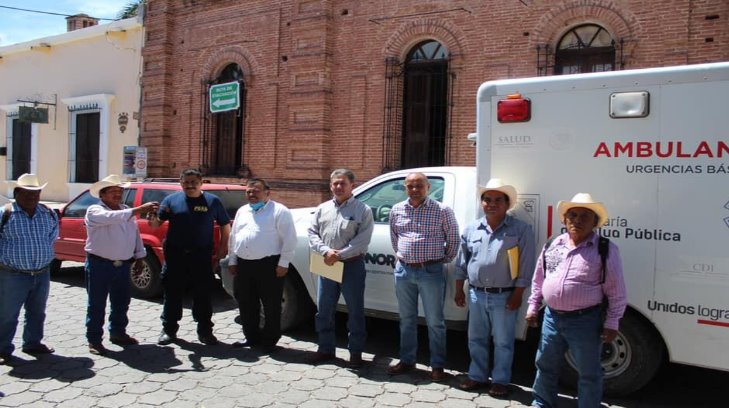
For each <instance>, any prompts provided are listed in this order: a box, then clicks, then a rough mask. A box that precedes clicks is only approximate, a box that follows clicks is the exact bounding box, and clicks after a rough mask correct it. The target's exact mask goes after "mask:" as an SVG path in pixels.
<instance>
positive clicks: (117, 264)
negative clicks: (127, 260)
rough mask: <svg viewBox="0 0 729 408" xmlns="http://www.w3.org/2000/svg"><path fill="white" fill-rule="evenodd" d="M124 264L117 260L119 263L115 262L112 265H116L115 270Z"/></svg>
mask: <svg viewBox="0 0 729 408" xmlns="http://www.w3.org/2000/svg"><path fill="white" fill-rule="evenodd" d="M123 264H124V262H122V261H119V260H117V261H114V262H113V263H112V265H114V267H115V268H118V267H120V266H122V265H123Z"/></svg>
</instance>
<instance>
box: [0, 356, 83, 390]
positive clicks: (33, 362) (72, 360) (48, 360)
mask: <svg viewBox="0 0 729 408" xmlns="http://www.w3.org/2000/svg"><path fill="white" fill-rule="evenodd" d="M11 365H12V367H13V368H12V369H11V370H10V371H9V372H8V375H9V376H11V377H16V378H22V379H26V380H37V379H43V378H53V379H55V380H58V381H61V382H67V383H71V382H74V381H79V380H84V379H87V378H91V377H93V376H95V375H96V373H94V371H93V370H91V367H93V366H94V361H93V360H92V359H90V358H88V357H66V356H62V355H59V354H46V355H43V356H40V357H38V358H29V359H27V360H26V359H25V358H21V357H19V356H14V358H13V360H12V362H11Z"/></svg>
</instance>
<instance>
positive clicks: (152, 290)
mask: <svg viewBox="0 0 729 408" xmlns="http://www.w3.org/2000/svg"><path fill="white" fill-rule="evenodd" d="M160 271H161V267H160V264H159V260H158V259H157V256H155V255H154V251H152V249H151V248H147V256H146V257H145V258H144V269H143V270H142V272H141V273H140V274H139V275H134V274H133V273H131V272H130V274H129V281H130V283H131V286H132V296H134V297H136V298H141V299H152V298H158V297H160V296H161V295H162V281H161V277H160Z"/></svg>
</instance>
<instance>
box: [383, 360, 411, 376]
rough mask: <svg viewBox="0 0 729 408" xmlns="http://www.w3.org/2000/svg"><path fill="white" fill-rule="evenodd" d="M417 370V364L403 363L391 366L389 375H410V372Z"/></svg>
mask: <svg viewBox="0 0 729 408" xmlns="http://www.w3.org/2000/svg"><path fill="white" fill-rule="evenodd" d="M413 370H415V364H407V363H403V362H402V361H401V362H399V363H397V364H395V365H394V366H390V367H388V368H387V373H388V374H390V375H400V374H405V373H409V372H410V371H413Z"/></svg>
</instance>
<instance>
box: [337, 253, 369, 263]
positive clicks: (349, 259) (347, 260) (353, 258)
mask: <svg viewBox="0 0 729 408" xmlns="http://www.w3.org/2000/svg"><path fill="white" fill-rule="evenodd" d="M364 257H365V256H364V254H359V255H355V256H351V257H349V258H347V259H342V262H353V261H361V260H363V259H364Z"/></svg>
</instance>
